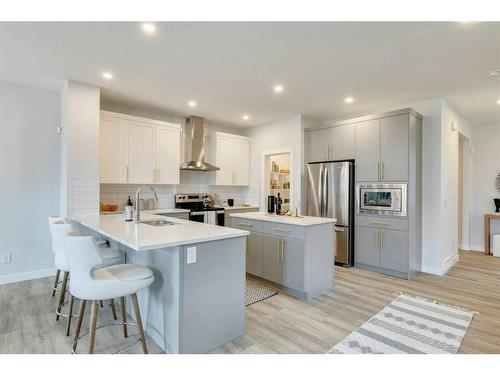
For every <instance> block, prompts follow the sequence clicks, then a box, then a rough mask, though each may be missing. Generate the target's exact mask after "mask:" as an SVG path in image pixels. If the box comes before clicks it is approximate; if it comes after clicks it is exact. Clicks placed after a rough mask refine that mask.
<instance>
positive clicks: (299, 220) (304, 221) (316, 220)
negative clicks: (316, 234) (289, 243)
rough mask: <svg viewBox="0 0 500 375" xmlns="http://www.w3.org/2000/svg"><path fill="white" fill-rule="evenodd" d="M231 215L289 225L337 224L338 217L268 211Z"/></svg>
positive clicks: (232, 215)
mask: <svg viewBox="0 0 500 375" xmlns="http://www.w3.org/2000/svg"><path fill="white" fill-rule="evenodd" d="M229 216H231V217H237V218H241V219H249V220H260V221H270V222H273V223H281V224H289V225H301V226H309V225H320V224H335V223H336V222H337V219H330V218H325V217H315V216H300V217H295V216H285V215H279V216H278V215H274V214H269V213H267V212H241V213H234V214H230V215H229Z"/></svg>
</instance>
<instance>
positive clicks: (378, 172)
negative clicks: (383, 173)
mask: <svg viewBox="0 0 500 375" xmlns="http://www.w3.org/2000/svg"><path fill="white" fill-rule="evenodd" d="M377 180H379V181H380V160H379V161H378V163H377Z"/></svg>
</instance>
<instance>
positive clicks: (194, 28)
mask: <svg viewBox="0 0 500 375" xmlns="http://www.w3.org/2000/svg"><path fill="white" fill-rule="evenodd" d="M139 26H140V25H139V24H138V23H128V22H122V23H0V80H4V81H10V82H18V83H23V84H28V85H36V86H41V87H48V88H59V87H61V84H62V81H63V79H65V78H69V79H73V80H77V81H82V82H88V83H91V84H95V85H99V86H101V87H103V91H102V92H103V97H104V99H106V100H108V101H130V102H135V103H142V104H144V105H148V106H150V107H156V108H158V109H162V110H164V111H168V112H171V113H173V114H181V115H183V114H188V113H189V114H196V115H200V116H204V117H206V118H207V119H210V120H214V121H219V122H223V123H232V124H239V125H242V126H247V125H257V124H262V123H266V122H269V121H272V120H276V119H280V118H284V117H286V116H289V115H293V114H299V113H302V114H304V115H307V116H310V117H312V118H314V119H316V120H329V119H332V118H339V117H345V116H349V115H354V114H364V113H368V112H371V111H377V110H380V109H381V108H388V107H392V106H397V105H401V104H406V103H411V102H415V101H419V100H424V99H429V98H435V97H444V98H445V99H447V100H448V101H449V103H450V105H451V106H452V107H454V108H455V109H456V110H457V111H458V112H459V113H460V114H461V115H462V116H464V117H465V118H466V119H467V120H468V121H469V122H470V123H471V124H481V123H500V121H499V120H500V105H498V104H497V103H496V101H497V100H499V99H500V76H497V77H496V78H491V77H488V75H487V73H488V71H490V70H492V69H498V68H500V23H476V22H472V23H459V22H455V23H385V22H380V23H358V22H354V23H339V22H331V23H156V26H157V29H158V30H157V34H156V35H154V36H146V35H144V34H143V33H142V31H141V29H140V27H139ZM105 70H106V71H110V72H112V73H113V74H114V76H115V78H114V79H113V80H112V81H109V82H108V81H105V80H103V79H102V78H101V72H102V71H105ZM277 83H280V84H283V85H284V87H285V90H284V92H283V93H282V94H281V95H277V94H274V93H273V91H272V88H273V85H274V84H277ZM348 95H351V96H353V97H354V98H355V102H354V103H353V104H351V105H347V104H345V103H344V98H345V97H346V96H348ZM191 99H194V100H196V101H197V103H198V106H197V107H196V108H195V109H191V108H190V107H188V106H187V101H188V100H191ZM245 113H248V114H249V115H250V116H251V119H250V120H249V121H244V120H242V118H241V116H242V115H243V114H245Z"/></svg>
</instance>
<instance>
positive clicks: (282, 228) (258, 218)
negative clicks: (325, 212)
mask: <svg viewBox="0 0 500 375" xmlns="http://www.w3.org/2000/svg"><path fill="white" fill-rule="evenodd" d="M230 216H231V226H232V227H233V228H240V229H245V230H248V231H250V236H249V237H248V240H247V254H246V271H247V273H249V274H251V275H254V276H257V277H260V278H262V279H265V280H267V281H271V282H273V283H276V284H279V285H280V286H281V288H282V289H283V290H284V291H285V292H287V293H289V294H292V295H294V296H296V297H298V298H301V299H311V298H314V297H316V296H318V295H320V294H321V293H324V292H327V291H328V290H330V289H332V288H333V285H334V241H335V230H334V224H335V222H336V220H335V219H330V218H322V217H312V216H301V217H296V216H285V215H274V214H268V213H266V212H247V213H231V214H230Z"/></svg>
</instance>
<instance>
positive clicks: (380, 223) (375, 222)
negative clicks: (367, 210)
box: [370, 221, 389, 225]
mask: <svg viewBox="0 0 500 375" xmlns="http://www.w3.org/2000/svg"><path fill="white" fill-rule="evenodd" d="M370 223H371V224H375V225H389V223H386V222H383V221H370Z"/></svg>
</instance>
